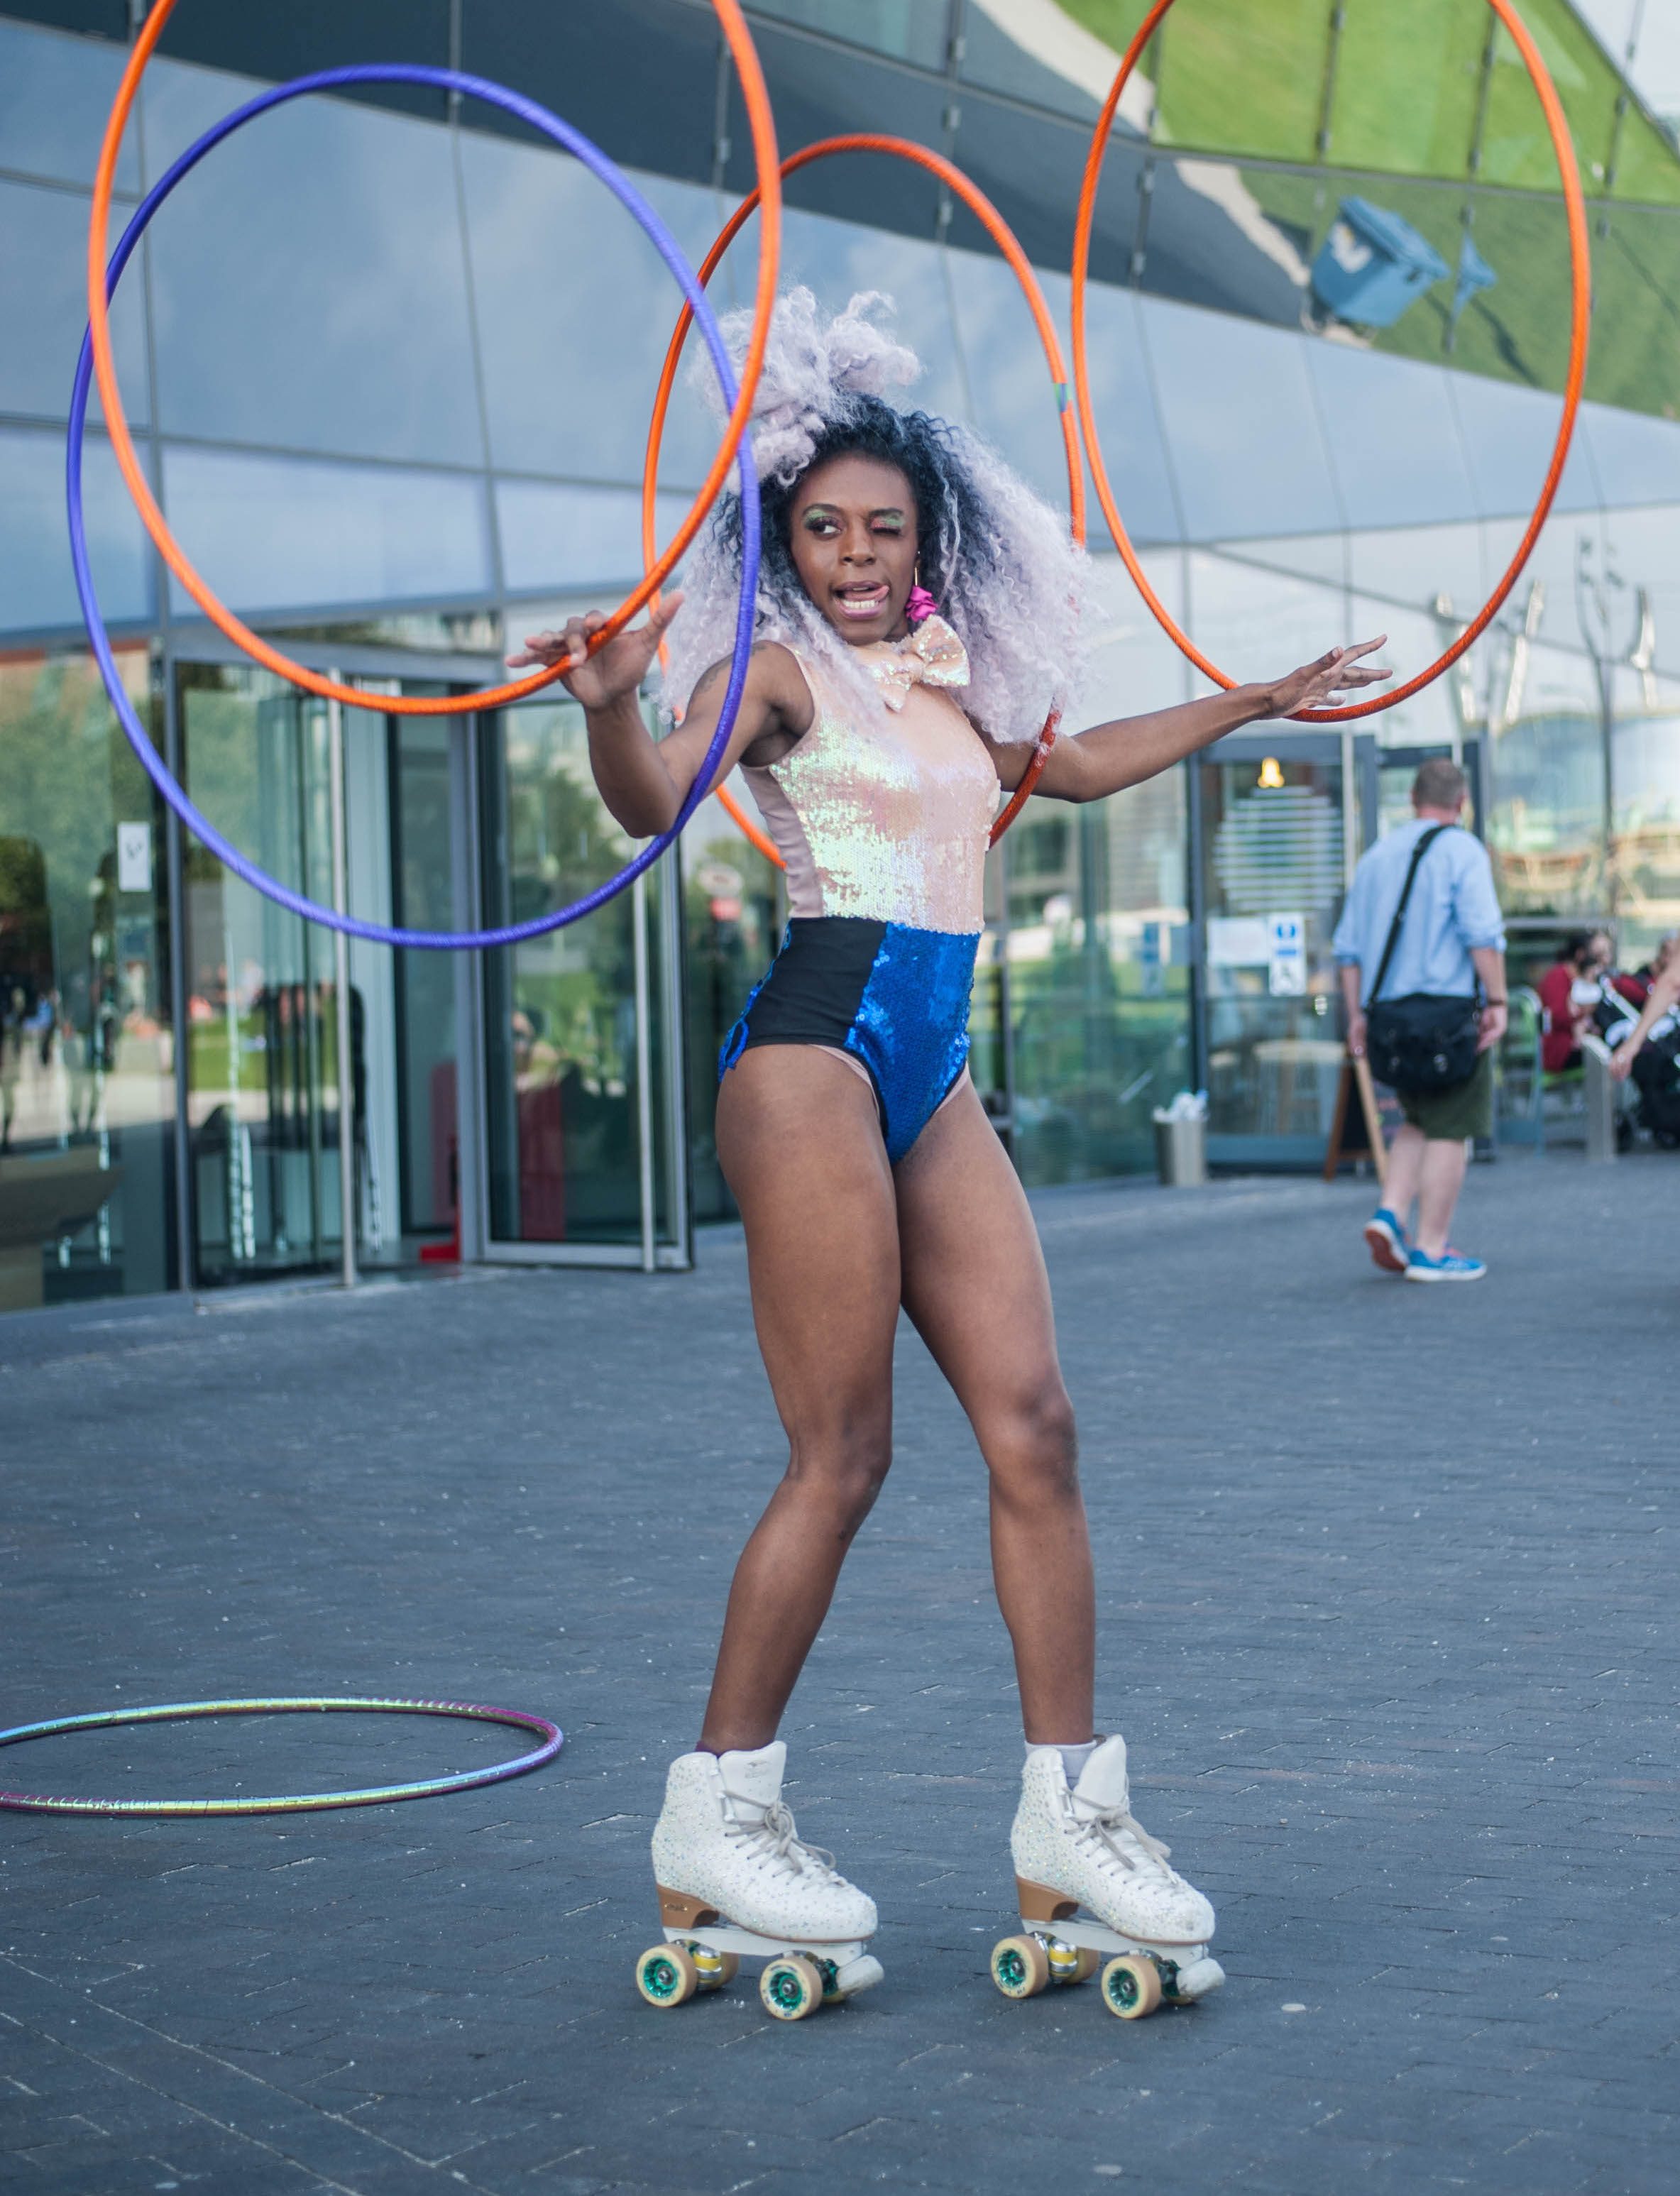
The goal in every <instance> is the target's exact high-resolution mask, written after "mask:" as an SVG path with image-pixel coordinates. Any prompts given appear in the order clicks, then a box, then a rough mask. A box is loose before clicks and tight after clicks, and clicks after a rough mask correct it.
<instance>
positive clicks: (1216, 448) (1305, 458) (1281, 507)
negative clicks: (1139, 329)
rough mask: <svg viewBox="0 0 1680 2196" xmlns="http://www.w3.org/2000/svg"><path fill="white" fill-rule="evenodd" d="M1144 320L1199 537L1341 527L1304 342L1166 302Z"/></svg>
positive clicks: (1184, 495)
mask: <svg viewBox="0 0 1680 2196" xmlns="http://www.w3.org/2000/svg"><path fill="white" fill-rule="evenodd" d="M1142 315H1143V330H1144V339H1145V342H1146V345H1147V347H1148V350H1149V353H1150V355H1151V358H1152V361H1153V367H1154V381H1155V390H1156V398H1157V402H1158V404H1159V406H1160V408H1161V418H1162V424H1163V426H1164V427H1165V429H1166V431H1167V435H1168V436H1169V441H1170V442H1171V445H1172V452H1173V460H1174V466H1175V472H1176V476H1177V480H1178V488H1179V494H1180V497H1181V500H1182V504H1183V508H1184V517H1185V523H1186V528H1187V529H1188V531H1189V535H1190V538H1191V540H1204V541H1205V540H1218V539H1220V538H1221V537H1224V538H1230V537H1232V536H1233V535H1245V534H1318V533H1323V532H1325V530H1327V529H1331V528H1336V527H1339V526H1340V525H1341V524H1342V512H1341V510H1340V506H1338V504H1337V501H1336V492H1335V489H1334V487H1333V486H1332V483H1331V471H1330V459H1329V454H1328V453H1327V451H1326V450H1325V443H1324V436H1323V434H1322V432H1321V431H1320V429H1319V421H1318V416H1317V408H1316V405H1315V403H1314V400H1313V388H1312V384H1311V382H1310V381H1309V379H1308V373H1307V360H1306V355H1305V353H1306V345H1307V341H1308V339H1307V338H1304V337H1302V336H1300V335H1294V334H1287V333H1285V332H1283V331H1282V330H1280V329H1277V328H1265V327H1257V326H1256V325H1255V324H1254V323H1253V322H1250V321H1238V320H1233V319H1229V318H1227V317H1225V316H1223V315H1221V316H1215V315H1212V314H1209V313H1204V312H1198V311H1195V310H1193V309H1191V308H1190V307H1188V306H1184V305H1175V304H1169V303H1167V302H1166V301H1165V300H1164V299H1163V298H1145V299H1144V300H1143V301H1142Z"/></svg>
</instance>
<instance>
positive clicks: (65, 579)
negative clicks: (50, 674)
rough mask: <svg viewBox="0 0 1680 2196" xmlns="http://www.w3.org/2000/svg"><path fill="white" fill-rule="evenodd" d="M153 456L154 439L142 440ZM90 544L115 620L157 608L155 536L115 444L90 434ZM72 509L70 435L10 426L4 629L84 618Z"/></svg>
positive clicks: (2, 453) (1, 575) (4, 446)
mask: <svg viewBox="0 0 1680 2196" xmlns="http://www.w3.org/2000/svg"><path fill="white" fill-rule="evenodd" d="M140 447H141V462H142V464H143V463H144V462H145V456H144V453H145V447H146V446H145V445H144V443H142V444H141V446H140ZM84 504H85V508H86V512H87V523H88V546H89V553H90V555H91V557H92V560H93V575H94V585H95V587H96V588H97V590H98V592H99V599H100V606H101V609H102V610H104V612H105V615H106V617H107V620H108V621H111V622H112V623H113V624H121V625H134V624H138V623H141V622H142V621H145V620H147V619H149V618H150V616H151V615H152V567H151V561H150V556H149V552H148V550H147V541H146V535H145V532H144V529H142V528H141V523H140V521H139V519H138V518H137V517H136V516H135V511H134V506H133V505H132V504H131V503H130V500H129V493H128V490H127V488H124V485H123V480H122V476H121V474H120V473H118V471H117V461H116V459H114V458H113V456H112V454H111V446H110V444H109V443H108V442H107V441H106V439H105V437H104V436H102V435H89V437H88V442H87V454H86V463H85V465H84ZM81 622H82V611H81V606H80V604H78V601H77V599H76V583H75V581H74V579H73V578H72V575H71V570H70V540H69V535H68V534H67V532H66V523H65V515H64V437H63V436H62V435H61V434H57V433H54V432H53V431H50V430H48V429H37V428H32V427H0V631H6V632H11V633H32V632H37V631H43V630H50V629H52V628H54V627H60V626H68V627H80V625H81Z"/></svg>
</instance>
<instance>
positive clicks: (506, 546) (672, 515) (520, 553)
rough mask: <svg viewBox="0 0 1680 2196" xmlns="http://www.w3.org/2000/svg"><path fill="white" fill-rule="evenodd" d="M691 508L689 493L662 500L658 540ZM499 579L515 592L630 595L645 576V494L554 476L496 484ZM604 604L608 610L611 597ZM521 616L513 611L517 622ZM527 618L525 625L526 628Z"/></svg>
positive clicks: (670, 532)
mask: <svg viewBox="0 0 1680 2196" xmlns="http://www.w3.org/2000/svg"><path fill="white" fill-rule="evenodd" d="M688 508H689V499H688V498H687V497H686V496H684V495H661V497H660V499H659V506H658V511H659V533H658V539H659V542H660V546H661V547H663V546H664V544H665V543H666V542H667V541H668V540H670V538H671V536H672V535H673V534H674V533H675V532H676V530H677V528H678V525H679V524H680V523H681V522H682V520H683V518H684V516H685V515H686V513H687V511H688ZM496 523H497V524H498V526H499V528H500V529H501V544H502V577H503V581H504V584H505V586H506V587H508V588H509V589H510V590H511V592H514V593H516V594H526V593H535V592H542V591H545V590H547V589H549V588H563V587H592V586H600V585H607V584H609V585H611V586H613V587H618V588H619V589H620V590H621V592H624V593H627V592H629V590H630V587H632V584H633V583H634V582H635V581H638V580H639V579H640V578H641V576H642V573H643V570H644V566H643V563H642V499H641V495H640V494H639V492H638V491H637V490H635V489H632V488H575V487H573V488H563V487H561V486H560V485H559V484H558V483H555V482H551V481H531V480H501V481H498V482H497V483H496ZM599 607H600V608H601V609H603V610H611V609H613V608H614V607H615V605H614V604H612V603H608V602H605V601H603V602H602V603H601V604H600V605H599ZM520 615H521V614H515V615H514V622H515V623H516V624H518V623H519V616H520ZM530 629H531V628H530V626H529V622H528V620H527V622H526V624H525V625H524V626H523V627H522V631H529V630H530Z"/></svg>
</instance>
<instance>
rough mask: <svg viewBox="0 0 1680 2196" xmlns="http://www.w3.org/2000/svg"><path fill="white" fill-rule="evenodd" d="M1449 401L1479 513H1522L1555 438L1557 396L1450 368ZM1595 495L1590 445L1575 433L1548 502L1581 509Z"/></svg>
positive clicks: (1594, 501) (1564, 508) (1490, 515)
mask: <svg viewBox="0 0 1680 2196" xmlns="http://www.w3.org/2000/svg"><path fill="white" fill-rule="evenodd" d="M1452 402H1453V405H1454V407H1455V408H1456V409H1457V411H1458V422H1459V425H1460V427H1461V428H1462V430H1463V432H1464V448H1465V451H1466V453H1467V454H1468V457H1469V468H1470V477H1471V479H1472V480H1473V481H1474V482H1475V493H1476V500H1477V504H1478V506H1479V507H1480V509H1481V512H1482V515H1483V516H1484V517H1488V518H1499V517H1513V516H1514V517H1520V518H1527V515H1528V513H1529V512H1530V511H1532V510H1533V507H1534V499H1535V498H1536V496H1538V495H1539V492H1540V484H1541V483H1542V482H1543V481H1544V478H1545V475H1546V466H1547V465H1548V463H1549V462H1550V457H1551V448H1552V444H1553V443H1554V442H1556V439H1557V422H1558V418H1559V414H1560V412H1561V409H1562V407H1561V406H1560V405H1559V402H1558V400H1557V399H1556V397H1555V396H1547V395H1545V394H1544V393H1543V392H1542V391H1541V390H1538V389H1517V388H1514V387H1512V386H1511V385H1510V384H1509V383H1507V384H1499V383H1498V382H1493V381H1486V380H1484V379H1482V378H1481V375H1479V374H1475V373H1455V374H1454V375H1453V377H1452ZM1599 500H1600V499H1599V491H1598V483H1597V481H1596V478H1595V477H1594V475H1593V470H1592V457H1591V450H1590V449H1589V448H1588V445H1587V443H1586V442H1585V438H1583V437H1582V436H1576V437H1575V439H1574V441H1573V442H1572V443H1571V444H1570V448H1569V458H1568V462H1567V465H1565V466H1564V469H1563V480H1562V485H1561V486H1560V488H1559V489H1558V491H1557V500H1556V504H1555V505H1554V506H1553V508H1554V510H1556V511H1585V510H1589V509H1591V508H1592V507H1593V506H1596V504H1597V503H1598V501H1599Z"/></svg>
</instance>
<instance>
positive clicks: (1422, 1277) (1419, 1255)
mask: <svg viewBox="0 0 1680 2196" xmlns="http://www.w3.org/2000/svg"><path fill="white" fill-rule="evenodd" d="M1486 1272H1487V1267H1486V1265H1485V1264H1484V1263H1482V1261H1481V1259H1480V1258H1467V1257H1465V1256H1464V1252H1463V1251H1454V1250H1452V1249H1451V1248H1450V1247H1449V1248H1448V1249H1447V1250H1446V1251H1443V1252H1442V1253H1441V1255H1440V1257H1439V1258H1431V1257H1428V1256H1427V1255H1426V1254H1425V1253H1424V1252H1423V1251H1420V1250H1418V1249H1417V1247H1416V1245H1414V1246H1413V1247H1412V1250H1411V1251H1408V1252H1407V1253H1406V1279H1407V1280H1409V1281H1479V1280H1481V1277H1482V1275H1483V1274H1485V1273H1486Z"/></svg>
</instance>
